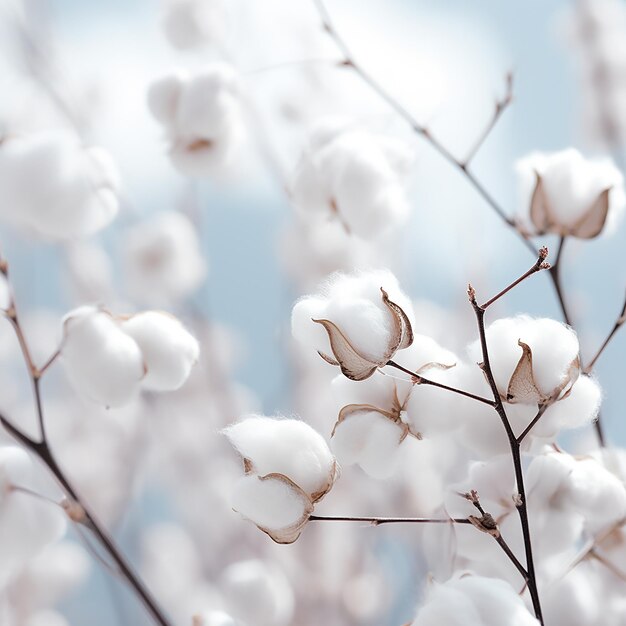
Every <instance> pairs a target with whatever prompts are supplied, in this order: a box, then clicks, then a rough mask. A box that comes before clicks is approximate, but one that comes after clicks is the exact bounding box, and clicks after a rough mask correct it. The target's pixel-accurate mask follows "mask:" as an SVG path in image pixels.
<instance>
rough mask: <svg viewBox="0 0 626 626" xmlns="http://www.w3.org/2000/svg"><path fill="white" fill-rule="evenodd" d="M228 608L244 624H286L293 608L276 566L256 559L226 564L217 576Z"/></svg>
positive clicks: (284, 579) (287, 587)
mask: <svg viewBox="0 0 626 626" xmlns="http://www.w3.org/2000/svg"><path fill="white" fill-rule="evenodd" d="M220 586H221V589H222V592H223V594H224V599H225V602H226V603H227V606H228V608H229V612H230V613H231V614H232V615H233V616H234V617H236V618H237V619H240V620H241V621H242V622H244V623H246V624H255V626H286V625H287V624H289V623H290V622H291V618H292V616H293V610H294V597H293V591H292V589H291V585H290V584H289V581H288V580H287V579H286V578H285V576H284V574H283V573H282V572H281V571H279V570H278V569H276V568H274V567H271V566H268V565H266V564H265V563H264V562H263V561H260V560H250V561H239V562H237V563H233V564H232V565H229V566H228V567H227V568H226V569H225V570H224V573H223V574H222V577H221V585H220Z"/></svg>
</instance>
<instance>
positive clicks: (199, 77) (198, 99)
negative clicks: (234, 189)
mask: <svg viewBox="0 0 626 626" xmlns="http://www.w3.org/2000/svg"><path fill="white" fill-rule="evenodd" d="M147 100H148V107H149V110H150V113H151V114H152V116H153V117H154V118H155V120H156V121H157V122H158V123H159V124H161V125H162V127H163V131H164V135H165V141H166V143H167V150H168V153H169V156H170V158H171V161H172V164H173V165H174V167H175V168H176V169H177V170H178V171H180V172H181V173H182V174H183V175H185V176H189V177H192V178H206V177H210V176H212V175H214V174H215V172H216V171H218V170H220V169H222V168H223V167H225V166H226V165H227V164H228V163H229V162H231V161H232V160H233V159H234V158H235V156H236V153H237V150H238V148H239V147H240V145H241V143H242V140H243V138H244V135H245V124H244V119H243V104H242V95H241V87H240V85H239V80H238V78H237V73H236V71H235V70H234V68H232V67H231V66H229V65H227V64H225V63H213V64H210V65H208V66H206V67H205V68H204V69H202V70H200V71H198V72H195V73H189V72H187V71H183V70H180V71H176V72H172V73H169V74H166V75H165V76H163V77H161V78H159V79H157V80H156V81H154V82H153V83H152V84H151V85H150V87H149V89H148V95H147Z"/></svg>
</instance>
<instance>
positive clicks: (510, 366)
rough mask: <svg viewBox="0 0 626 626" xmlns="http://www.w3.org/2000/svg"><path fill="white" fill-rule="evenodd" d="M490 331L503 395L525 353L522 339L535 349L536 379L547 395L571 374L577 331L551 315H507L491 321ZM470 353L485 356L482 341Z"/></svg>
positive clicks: (493, 361) (493, 365) (492, 358)
mask: <svg viewBox="0 0 626 626" xmlns="http://www.w3.org/2000/svg"><path fill="white" fill-rule="evenodd" d="M486 333H487V344H488V347H489V359H490V361H491V369H492V371H493V375H494V378H495V380H496V383H497V385H498V390H499V391H500V394H501V395H502V396H506V393H507V389H508V386H509V381H510V380H511V376H512V374H513V372H514V371H515V368H516V367H517V364H518V362H519V360H520V358H521V356H522V348H521V347H520V346H519V345H518V341H520V340H521V341H522V342H523V343H525V344H527V345H528V346H529V347H530V349H531V350H532V356H533V373H534V377H535V382H536V383H537V386H538V387H539V390H540V391H541V392H542V393H543V394H545V395H546V396H550V395H551V394H552V393H553V391H554V390H555V389H557V388H558V387H559V386H560V385H561V384H562V383H563V381H564V380H565V379H566V378H567V377H568V376H569V375H570V372H569V370H570V367H571V366H572V363H573V362H574V360H575V359H576V358H577V357H578V352H579V345H578V337H577V336H576V333H575V332H574V331H573V330H572V329H571V328H570V327H568V326H566V325H565V324H562V323H560V322H557V321H555V320H551V319H548V318H540V319H535V318H531V317H528V316H526V315H519V316H517V317H507V318H503V319H499V320H496V321H495V322H493V323H492V324H490V325H489V326H488V327H487V331H486ZM469 354H470V358H471V359H472V360H473V361H475V362H479V361H481V360H482V353H481V350H480V344H479V343H478V342H474V343H473V344H472V345H471V346H470V347H469ZM576 376H577V375H576ZM574 379H575V378H574Z"/></svg>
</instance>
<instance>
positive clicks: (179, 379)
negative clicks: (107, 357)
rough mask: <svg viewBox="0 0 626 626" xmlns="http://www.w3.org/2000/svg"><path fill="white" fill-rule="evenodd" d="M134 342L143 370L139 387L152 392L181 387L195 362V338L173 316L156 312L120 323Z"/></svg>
mask: <svg viewBox="0 0 626 626" xmlns="http://www.w3.org/2000/svg"><path fill="white" fill-rule="evenodd" d="M121 326H122V330H123V331H124V332H125V333H127V334H128V335H129V336H130V337H132V339H133V340H134V341H135V342H136V343H137V345H138V346H139V349H140V350H141V355H142V358H143V363H144V366H145V369H146V373H145V376H144V378H143V380H142V381H141V385H142V387H144V388H145V389H150V390H153V391H173V390H175V389H178V388H180V387H181V386H182V385H183V384H184V383H185V381H186V380H187V378H188V377H189V374H190V373H191V368H192V367H193V366H194V365H195V364H196V363H197V361H198V356H199V353H200V348H199V346H198V342H197V341H196V339H195V338H194V337H193V336H192V335H191V334H190V333H189V332H188V331H187V330H186V329H185V327H184V326H183V325H182V324H181V323H180V322H179V321H178V320H177V319H176V318H175V317H173V316H171V315H169V314H167V313H160V312H158V311H146V312H145V313H139V314H137V315H133V316H132V317H131V318H129V319H127V320H125V321H123V322H122V324H121Z"/></svg>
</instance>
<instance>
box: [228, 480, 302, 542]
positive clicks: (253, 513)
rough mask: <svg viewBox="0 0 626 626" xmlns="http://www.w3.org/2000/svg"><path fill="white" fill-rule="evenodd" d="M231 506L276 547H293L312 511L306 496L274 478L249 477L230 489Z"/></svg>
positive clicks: (291, 485)
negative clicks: (275, 544) (290, 545)
mask: <svg viewBox="0 0 626 626" xmlns="http://www.w3.org/2000/svg"><path fill="white" fill-rule="evenodd" d="M232 506H233V509H234V510H235V511H237V512H238V513H240V514H241V515H242V516H243V517H245V518H247V519H249V520H250V521H251V522H254V523H255V524H256V525H257V526H258V527H259V528H260V529H261V530H263V531H264V532H266V533H267V534H268V535H270V537H272V539H273V540H274V541H276V542H278V543H293V542H294V541H295V540H296V539H297V538H298V536H299V535H300V533H301V532H302V528H303V527H304V525H305V524H306V522H307V520H308V518H309V515H310V514H311V512H312V511H313V507H312V505H311V501H310V500H309V498H308V497H307V496H306V494H305V493H304V492H303V491H302V490H299V489H297V488H295V487H294V484H293V483H290V482H289V481H288V480H285V479H284V478H281V477H280V476H278V475H275V474H270V475H269V476H268V477H263V478H260V477H259V476H254V475H249V476H243V477H242V478H240V479H239V480H238V481H237V483H236V484H235V487H234V489H233V494H232Z"/></svg>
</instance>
